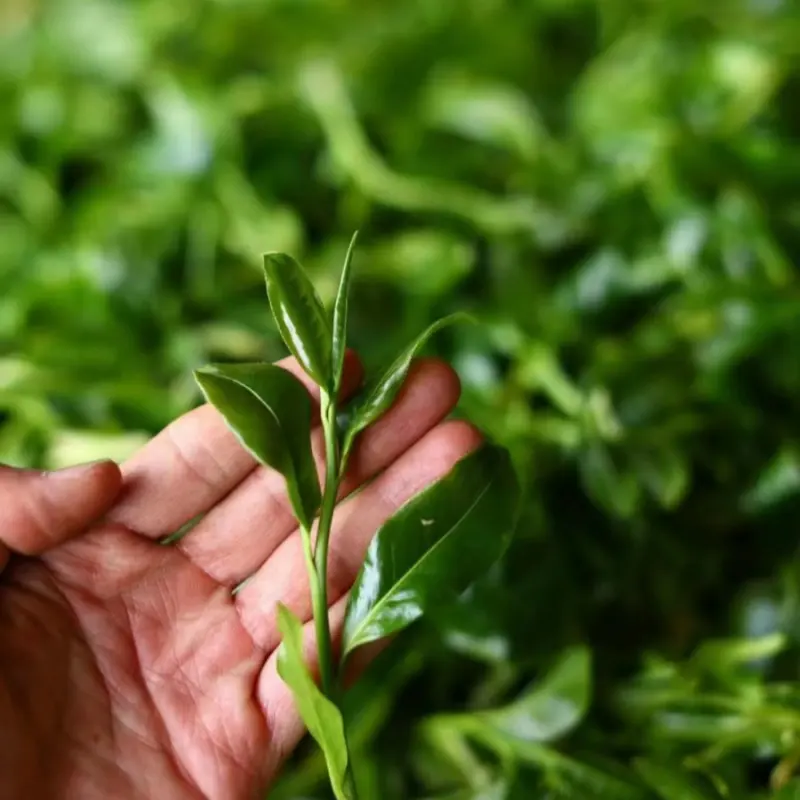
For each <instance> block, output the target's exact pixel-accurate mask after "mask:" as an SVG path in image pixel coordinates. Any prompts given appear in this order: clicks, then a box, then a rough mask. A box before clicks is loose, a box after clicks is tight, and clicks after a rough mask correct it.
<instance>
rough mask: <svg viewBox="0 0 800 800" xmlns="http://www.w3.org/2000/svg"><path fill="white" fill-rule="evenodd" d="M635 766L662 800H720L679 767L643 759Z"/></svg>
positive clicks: (709, 789)
mask: <svg viewBox="0 0 800 800" xmlns="http://www.w3.org/2000/svg"><path fill="white" fill-rule="evenodd" d="M634 766H635V767H636V770H637V772H638V773H639V774H640V775H641V776H642V777H643V778H644V780H645V781H646V783H647V784H648V785H649V786H651V787H652V788H653V790H654V791H655V792H656V793H657V794H658V796H659V797H660V798H662V800H720V798H719V795H718V794H717V793H716V792H715V791H713V790H712V789H711V788H709V787H707V786H703V785H702V784H701V783H700V781H699V780H698V779H697V778H696V777H695V776H694V775H691V774H689V773H688V772H686V771H685V770H683V769H681V768H680V767H678V766H675V765H665V764H660V763H658V762H656V761H651V760H649V759H643V758H642V759H638V760H637V761H636V762H634Z"/></svg>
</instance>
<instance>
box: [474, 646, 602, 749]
mask: <svg viewBox="0 0 800 800" xmlns="http://www.w3.org/2000/svg"><path fill="white" fill-rule="evenodd" d="M591 664H592V658H591V652H590V651H589V650H588V649H587V648H585V647H576V648H573V649H571V650H568V651H567V652H566V653H565V654H564V655H563V656H562V657H561V659H560V660H559V661H558V663H557V664H556V665H555V666H554V667H553V669H552V670H551V671H550V672H549V673H548V674H547V676H546V677H545V678H544V680H543V681H541V682H537V683H536V684H534V685H533V686H532V687H531V688H530V689H528V690H527V691H524V692H523V693H522V695H521V696H520V697H519V698H518V699H517V700H515V701H514V702H513V703H510V704H509V705H507V706H505V707H503V708H498V709H493V710H490V711H482V712H478V713H476V714H473V715H472V716H473V717H475V718H476V721H477V722H479V723H481V724H484V725H488V726H490V727H491V728H493V729H494V730H495V731H497V732H498V733H501V734H503V735H504V736H508V737H511V738H516V739H522V740H524V741H533V742H550V741H554V740H555V739H559V738H560V737H562V736H564V735H565V734H567V733H569V731H571V730H572V729H573V728H574V727H575V726H576V725H578V724H579V723H580V722H581V720H582V719H583V717H584V716H585V714H586V711H587V710H588V708H589V703H590V701H591V694H592V674H591Z"/></svg>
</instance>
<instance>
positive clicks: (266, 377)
mask: <svg viewBox="0 0 800 800" xmlns="http://www.w3.org/2000/svg"><path fill="white" fill-rule="evenodd" d="M195 378H196V380H197V382H198V383H199V384H200V388H201V389H202V390H203V393H204V394H205V396H206V398H207V399H208V401H209V402H210V403H211V404H212V405H213V406H214V407H215V408H216V409H217V411H219V412H220V414H222V416H223V418H224V420H225V422H226V423H227V424H228V426H229V427H230V428H231V429H232V430H233V432H234V434H235V435H236V437H237V438H238V439H239V441H240V442H241V443H242V444H243V445H244V447H245V448H247V450H249V452H250V453H252V455H253V456H254V457H255V458H256V460H257V461H258V462H259V463H261V464H264V465H265V466H268V467H272V468H273V469H274V470H277V471H278V472H279V473H280V474H281V475H283V477H284V478H285V479H286V489H287V492H288V494H289V499H290V500H291V503H292V508H293V509H294V513H295V516H296V517H297V519H298V520H299V521H300V523H301V524H302V525H303V526H304V527H306V528H310V527H311V524H312V522H313V521H314V516H315V515H316V512H317V509H318V508H319V504H320V488H319V480H318V478H317V470H316V466H315V463H314V456H313V454H312V451H311V398H310V397H309V394H308V392H307V391H306V389H305V387H304V386H303V384H302V383H300V381H299V380H297V378H295V377H294V375H292V374H291V373H290V372H289V371H288V370H285V369H282V368H281V367H276V366H275V365H273V364H258V363H256V364H216V365H215V364H212V365H209V366H207V367H203V368H202V369H199V370H197V371H196V372H195Z"/></svg>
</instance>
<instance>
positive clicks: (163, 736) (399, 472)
mask: <svg viewBox="0 0 800 800" xmlns="http://www.w3.org/2000/svg"><path fill="white" fill-rule="evenodd" d="M281 363H282V365H283V366H285V367H286V368H287V369H290V370H291V371H292V372H293V373H294V374H295V375H296V376H297V377H298V378H300V379H301V380H303V381H304V382H305V383H306V385H307V386H308V388H309V391H311V392H312V393H313V387H311V386H310V385H309V383H308V382H307V381H306V380H305V378H304V375H303V373H302V372H301V371H300V370H299V368H297V367H296V365H295V364H294V362H293V361H288V360H287V361H285V362H281ZM345 375H346V380H345V391H352V389H353V388H354V387H355V386H356V385H357V383H358V381H359V379H360V368H359V366H358V364H357V362H356V360H355V359H354V358H352V357H348V360H347V365H346V373H345ZM458 393H459V386H458V380H457V378H456V377H455V375H454V373H453V372H452V370H450V368H449V367H447V366H446V365H444V364H442V363H441V362H438V361H433V360H421V361H419V362H417V363H416V364H415V366H414V368H413V369H412V371H411V374H410V375H409V377H408V379H407V381H406V384H405V386H404V388H403V390H402V391H401V393H400V396H399V397H398V399H397V401H396V403H395V405H394V406H393V408H392V409H391V410H390V411H389V412H387V414H386V415H385V417H383V418H382V419H381V420H380V421H379V422H378V423H376V424H375V425H374V426H372V427H371V428H370V429H368V431H366V432H365V434H364V435H363V437H362V440H361V441H360V442H359V444H358V445H357V447H356V449H355V451H354V453H353V457H352V459H351V461H350V467H349V469H348V476H347V478H346V480H345V483H344V486H343V493H342V498H341V500H340V504H339V507H338V510H337V514H336V516H335V518H334V530H333V535H332V538H331V551H330V561H329V600H330V603H331V604H332V605H331V609H330V615H331V617H330V618H331V626H332V629H333V631H334V632H335V633H336V632H338V631H340V628H341V623H342V620H343V616H344V610H345V603H346V593H347V590H348V589H349V587H350V585H351V584H352V582H353V580H354V578H355V576H356V573H357V571H358V569H359V567H360V565H361V562H362V560H363V557H364V554H365V552H366V548H367V545H368V544H369V541H370V539H371V537H372V535H373V533H374V532H375V530H376V529H377V528H378V526H379V525H380V524H381V523H382V522H383V521H384V520H385V519H387V518H388V517H390V516H391V515H392V514H393V513H394V511H395V510H396V508H397V507H398V506H399V505H400V504H402V503H403V502H405V501H406V500H407V499H408V498H410V497H411V496H413V495H415V494H416V493H417V492H419V491H420V490H421V489H422V488H424V487H425V486H426V485H428V484H430V483H432V482H433V481H435V480H437V479H438V478H439V477H441V476H443V475H444V474H446V473H447V472H448V471H449V470H450V469H451V468H452V466H453V465H454V464H455V462H456V461H458V460H460V459H461V458H462V457H463V456H465V455H466V454H467V453H468V452H470V451H471V450H473V449H474V448H476V447H477V446H478V445H479V443H480V437H479V435H478V434H477V433H476V432H475V431H474V429H473V428H471V427H470V426H469V425H467V424H466V423H463V422H455V421H446V422H443V420H444V418H445V417H446V416H447V414H448V413H449V412H450V410H451V409H452V408H453V406H454V404H455V402H456V401H457V398H458ZM313 436H314V449H315V454H317V457H318V463H319V466H320V471H321V470H322V463H323V461H322V437H321V431H320V430H319V429H317V430H316V431H315V432H314V434H313ZM122 472H123V476H124V486H123V489H122V491H121V493H120V494H119V496H118V497H117V499H116V502H113V501H114V496H115V495H116V493H117V491H118V489H119V480H120V479H119V475H118V474H117V472H116V469H115V467H114V466H113V465H111V464H105V465H99V466H95V467H91V468H90V469H89V472H86V473H84V474H83V476H82V477H80V476H76V477H74V478H73V484H72V487H71V489H70V490H69V491H64V492H62V493H61V495H58V494H56V495H51V496H49V497H50V499H49V500H48V501H46V502H44V501H41V500H38V501H37V500H35V499H34V500H32V499H31V498H32V497H33V498H36V497H39V495H36V493H35V492H34V493H33V494H30V493H26V492H24V491H21V490H19V491H16V492H15V491H14V489H13V484H14V483H15V482H17V483H19V481H20V477H19V475H18V474H12V473H8V472H6V473H5V474H3V473H0V501H5V502H6V506H5V508H6V510H5V511H3V512H0V523H2V527H1V528H0V540H2V541H5V543H6V545H7V546H9V547H11V548H12V549H14V550H20V551H24V552H40V551H41V550H43V549H45V547H46V545H47V544H48V543H50V542H55V541H56V540H61V539H64V538H66V537H68V536H69V535H70V534H76V533H78V531H79V530H80V528H81V527H82V526H87V525H89V524H90V523H91V521H92V520H93V519H96V518H97V517H98V516H99V515H101V514H105V516H104V518H103V522H102V523H101V524H98V525H95V526H94V527H93V528H92V529H91V530H88V531H87V532H86V533H85V534H84V535H82V536H80V537H79V538H76V539H73V540H72V541H70V542H68V543H66V544H63V545H60V546H57V547H55V549H51V550H48V552H46V553H45V555H44V556H42V557H41V558H35V559H31V558H29V559H20V560H12V562H11V564H10V565H9V567H8V568H7V570H6V571H5V573H3V574H2V576H0V774H2V775H3V776H4V782H3V784H4V785H3V790H2V792H8V794H3V793H2V792H0V795H1V796H2V797H3V798H6V797H8V798H9V800H16V799H17V798H23V797H36V798H50V797H53V798H58V800H94V798H103V800H106V798H108V797H113V798H120V800H126V798H153V797H156V798H159V799H160V798H165V799H166V800H173V798H174V800H182V799H183V798H192V799H193V800H194V799H195V798H209V799H210V800H217V798H220V800H221V799H222V798H224V800H237V799H238V798H247V799H248V800H249V798H254V797H258V796H259V795H260V793H262V792H263V791H264V789H265V788H266V787H267V786H268V785H269V783H270V782H271V781H272V780H273V779H274V777H275V776H276V774H277V772H278V770H279V769H280V767H281V765H282V763H283V762H284V760H285V759H286V757H287V756H288V755H289V754H290V753H291V751H292V750H293V748H294V747H295V746H296V745H297V743H298V742H299V740H300V739H301V737H302V735H303V732H304V730H303V726H302V723H301V721H300V719H299V717H298V716H297V713H296V711H295V707H294V701H293V699H292V696H291V693H290V692H289V690H288V688H287V687H286V686H285V685H284V684H283V682H282V681H281V679H280V678H279V677H278V674H277V671H276V664H275V661H276V651H277V647H278V645H279V643H280V640H279V634H278V631H277V625H276V614H275V610H276V605H277V603H278V602H283V603H285V604H286V605H287V606H288V607H289V608H290V609H291V610H292V611H293V612H294V613H295V614H297V615H298V616H299V617H300V618H301V619H302V620H304V621H305V622H306V623H307V624H306V627H305V635H306V642H307V647H308V651H307V652H308V656H309V660H310V661H311V662H313V652H314V633H313V623H309V621H310V619H311V606H310V599H309V592H308V580H307V576H306V571H305V565H304V561H303V554H302V548H301V542H300V538H299V534H298V532H297V530H296V526H295V525H294V518H293V516H292V513H291V506H290V504H289V502H288V499H287V498H286V496H285V494H284V491H283V479H282V478H281V477H280V476H279V475H277V474H276V473H274V472H272V471H270V470H267V469H264V468H262V467H260V466H256V465H255V463H254V462H253V460H252V458H251V457H250V456H249V455H248V454H247V453H246V451H245V450H244V449H243V448H242V447H241V446H240V445H239V443H238V442H237V441H236V439H235V438H234V437H233V435H232V434H231V433H230V432H229V430H228V429H227V427H226V426H225V424H224V423H223V421H222V419H221V417H220V416H219V415H218V414H217V412H216V411H215V410H214V409H213V408H211V407H210V406H203V407H201V408H199V409H196V410H194V411H192V412H190V413H189V414H187V415H185V416H184V417H182V418H181V419H179V420H177V421H176V422H175V423H173V424H172V425H170V426H169V427H168V428H166V429H165V430H164V431H162V432H161V433H160V434H159V435H158V436H156V437H155V438H154V439H153V440H152V441H151V442H150V443H149V444H148V445H147V446H146V447H144V448H143V450H142V451H141V452H140V453H138V454H137V455H136V456H135V457H134V458H133V459H131V460H130V462H128V463H127V464H125V465H124V467H123V470H122ZM9 479H10V480H11V482H12V484H11V485H12V488H11V489H9V488H8V486H9V484H8V483H7V481H8V480H9ZM43 480H50V479H49V478H48V479H43ZM58 480H59V479H56V483H57V482H58ZM61 480H62V483H63V485H64V486H66V485H67V484H68V482H69V479H67V478H63V479H61ZM3 481H6V483H4V482H3ZM367 481H370V483H369V485H368V486H367V487H365V488H364V490H363V491H361V492H360V493H358V494H357V495H355V496H350V497H348V496H347V495H349V494H351V493H352V492H353V490H354V489H355V488H357V487H358V486H360V485H361V484H363V483H365V482H367ZM4 486H5V489H4V488H3V487H4ZM28 489H30V485H29V486H28ZM67 495H68V496H67ZM53 498H55V499H53ZM56 500H57V501H58V502H56ZM112 502H113V506H112V507H111V509H110V510H108V506H109V505H111V504H112ZM41 503H43V504H42V505H40V504H41ZM199 514H204V517H203V519H202V520H201V521H200V522H199V524H198V525H197V526H196V527H195V528H194V529H193V530H192V531H191V532H190V533H189V534H188V535H186V536H185V537H184V538H182V539H181V540H180V541H178V542H177V543H176V544H174V545H162V544H159V541H160V540H161V539H162V538H163V537H165V536H167V535H169V534H171V533H173V532H174V531H176V530H177V529H179V528H180V527H181V526H182V525H184V524H185V523H187V522H188V521H190V520H191V519H193V518H195V517H196V516H197V515H199ZM25 531H27V532H28V534H27V535H28V537H29V539H30V538H31V535H32V538H33V544H31V543H30V541H29V542H28V544H24V543H23V544H22V545H21V544H20V541H21V539H22V538H23V536H22V534H23V533H24V532H25ZM31 531H33V534H31ZM37 531H38V533H37ZM4 537H5V538H4ZM245 578H250V580H248V581H247V583H246V584H245V585H244V586H243V587H242V588H241V589H240V590H239V591H238V592H236V593H235V594H233V593H232V589H233V588H234V587H236V586H237V585H239V584H240V583H241V581H242V580H244V579H245ZM9 778H10V782H9Z"/></svg>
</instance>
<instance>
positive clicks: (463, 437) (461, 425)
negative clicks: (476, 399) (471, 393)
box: [435, 419, 484, 461]
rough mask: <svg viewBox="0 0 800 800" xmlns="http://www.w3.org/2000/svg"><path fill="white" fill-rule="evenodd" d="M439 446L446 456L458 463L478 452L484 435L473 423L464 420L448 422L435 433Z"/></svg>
mask: <svg viewBox="0 0 800 800" xmlns="http://www.w3.org/2000/svg"><path fill="white" fill-rule="evenodd" d="M435 434H436V436H437V437H438V441H437V445H438V447H439V449H440V450H441V451H443V453H444V455H445V456H447V457H449V458H451V459H452V460H454V461H456V460H459V459H461V458H464V457H465V456H467V455H469V454H470V453H471V452H473V451H474V450H477V449H478V448H479V447H480V446H481V445H482V444H483V442H484V435H483V434H482V433H481V431H480V430H479V429H478V428H476V427H475V426H474V425H473V424H472V423H470V422H467V421H466V420H462V419H453V420H447V421H446V422H443V423H441V425H439V427H438V428H437V429H436V431H435Z"/></svg>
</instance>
